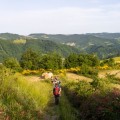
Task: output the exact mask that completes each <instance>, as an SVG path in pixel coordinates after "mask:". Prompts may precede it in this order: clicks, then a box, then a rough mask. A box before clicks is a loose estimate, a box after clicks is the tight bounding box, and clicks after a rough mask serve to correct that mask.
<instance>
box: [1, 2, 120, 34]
mask: <svg viewBox="0 0 120 120" xmlns="http://www.w3.org/2000/svg"><path fill="white" fill-rule="evenodd" d="M94 2H95V1H94ZM113 8H114V10H112V9H113ZM118 9H119V5H118V6H117V8H116V9H115V5H114V6H112V5H111V6H100V7H98V8H96V7H94V8H80V7H62V8H58V9H49V10H44V9H43V10H31V11H24V12H23V11H22V12H21V11H19V12H18V11H17V12H15V11H14V12H11V11H10V12H8V11H7V12H6V14H5V12H4V13H3V14H2V12H1V15H2V16H3V17H1V19H0V27H1V28H3V27H4V26H5V27H4V28H3V30H6V31H7V30H10V31H11V30H12V31H13V32H15V33H16V32H18V33H21V34H23V33H24V34H28V33H33V32H34V33H35V32H42V33H43V32H45V33H66V34H70V33H86V32H105V31H107V32H112V31H115V32H116V31H120V22H119V19H120V13H119V11H118ZM110 28H112V29H110ZM8 32H9V31H8Z"/></svg>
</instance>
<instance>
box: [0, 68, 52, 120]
mask: <svg viewBox="0 0 120 120" xmlns="http://www.w3.org/2000/svg"><path fill="white" fill-rule="evenodd" d="M0 83H1V84H0V98H1V100H0V104H1V106H2V109H3V111H4V113H5V114H6V117H8V118H9V119H12V120H22V119H24V120H30V119H33V120H38V119H40V117H41V115H42V110H43V109H44V108H45V107H46V106H47V104H48V102H49V100H50V90H51V85H50V84H49V83H47V82H37V83H32V82H29V81H27V80H25V78H24V77H22V76H21V75H20V74H14V73H12V71H10V70H8V69H6V68H4V67H3V66H2V67H1V69H0Z"/></svg>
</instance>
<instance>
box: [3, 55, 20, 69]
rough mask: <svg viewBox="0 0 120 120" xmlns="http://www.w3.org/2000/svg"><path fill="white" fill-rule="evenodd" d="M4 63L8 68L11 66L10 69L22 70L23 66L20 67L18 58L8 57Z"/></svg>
mask: <svg viewBox="0 0 120 120" xmlns="http://www.w3.org/2000/svg"><path fill="white" fill-rule="evenodd" d="M3 64H4V65H5V66H6V67H7V68H10V69H13V70H15V71H20V70H21V67H20V64H19V62H18V60H17V59H16V58H13V57H11V58H6V59H5V60H4V62H3Z"/></svg>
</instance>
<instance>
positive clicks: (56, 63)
mask: <svg viewBox="0 0 120 120" xmlns="http://www.w3.org/2000/svg"><path fill="white" fill-rule="evenodd" d="M39 68H43V69H52V70H57V69H61V68H62V57H61V56H60V55H59V54H57V53H48V54H46V55H43V56H42V57H41V60H40V62H39Z"/></svg>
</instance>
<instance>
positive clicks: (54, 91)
mask: <svg viewBox="0 0 120 120" xmlns="http://www.w3.org/2000/svg"><path fill="white" fill-rule="evenodd" d="M59 91H60V88H59V86H57V87H55V88H54V90H53V94H54V95H59Z"/></svg>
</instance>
